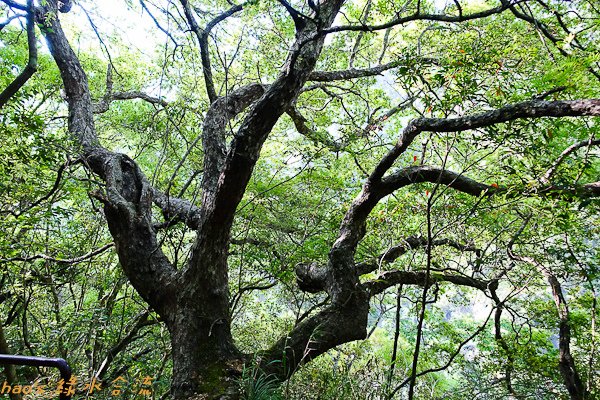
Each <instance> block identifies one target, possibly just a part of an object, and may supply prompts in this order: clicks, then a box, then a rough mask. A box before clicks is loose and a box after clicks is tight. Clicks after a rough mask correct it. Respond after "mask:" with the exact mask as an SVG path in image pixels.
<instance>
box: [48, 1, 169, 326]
mask: <svg viewBox="0 0 600 400" xmlns="http://www.w3.org/2000/svg"><path fill="white" fill-rule="evenodd" d="M57 9H58V4H57V1H56V0H48V1H47V6H46V7H44V8H40V9H39V10H38V15H37V16H36V17H37V20H38V22H39V23H40V25H41V28H42V32H43V33H44V35H45V37H46V40H47V42H48V48H49V49H50V53H51V54H52V57H53V58H54V60H55V62H56V64H57V66H58V69H59V71H60V74H61V77H62V80H63V84H64V88H65V92H66V96H67V102H68V108H69V132H70V133H71V135H73V137H74V138H75V139H76V140H77V141H78V142H79V144H80V146H81V155H82V158H83V160H84V163H85V164H86V166H87V167H88V168H90V170H91V171H92V172H94V173H96V174H98V175H99V176H100V177H101V178H103V179H104V180H105V181H106V193H105V194H100V193H98V194H96V197H98V198H99V199H100V200H102V202H103V203H104V211H105V215H106V219H107V221H108V225H109V229H110V231H111V234H112V236H113V238H114V239H115V247H116V250H117V254H118V255H119V260H120V262H121V265H122V267H123V270H124V271H125V274H126V275H127V277H128V278H129V280H130V281H131V283H132V284H133V286H134V287H135V288H136V289H137V291H138V292H139V293H140V295H141V296H142V297H143V298H144V299H145V300H146V301H147V302H148V303H149V304H150V306H151V307H153V308H154V309H155V310H156V311H157V312H158V313H159V315H161V317H164V318H165V319H167V318H169V317H170V315H169V312H168V311H169V310H171V309H172V307H173V305H172V303H171V302H172V301H173V296H172V290H174V288H175V286H174V278H175V275H176V270H175V269H174V267H173V266H172V265H171V263H170V262H169V260H168V259H167V257H166V256H165V255H164V254H163V252H162V250H161V248H160V245H159V243H158V240H157V238H156V232H155V231H154V229H153V227H152V223H151V219H152V214H151V203H152V188H151V187H150V185H149V184H148V181H147V179H146V178H145V177H144V175H143V174H142V172H141V170H140V169H139V167H138V166H137V165H136V164H135V162H134V161H133V160H132V159H130V158H129V157H127V156H125V155H122V154H115V153H112V152H110V151H108V150H106V149H105V148H103V147H102V146H101V145H100V143H99V140H98V137H97V135H96V131H95V126H94V117H93V106H92V100H91V97H90V91H89V87H88V81H87V77H86V74H85V72H84V71H83V68H82V67H81V64H80V63H79V60H78V58H77V56H76V54H75V53H74V52H73V49H72V48H71V46H70V44H69V42H68V40H67V38H66V36H65V34H64V32H63V30H62V26H61V24H60V20H59V18H58V16H57V13H56V11H57ZM48 14H52V16H49V15H48Z"/></svg>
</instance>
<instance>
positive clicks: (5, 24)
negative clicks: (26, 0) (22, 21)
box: [0, 14, 27, 31]
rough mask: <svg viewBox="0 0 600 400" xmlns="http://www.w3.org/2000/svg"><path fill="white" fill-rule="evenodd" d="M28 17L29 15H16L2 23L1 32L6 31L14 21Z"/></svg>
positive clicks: (0, 25)
mask: <svg viewBox="0 0 600 400" xmlns="http://www.w3.org/2000/svg"><path fill="white" fill-rule="evenodd" d="M23 17H27V14H14V15H11V16H9V17H7V18H6V20H4V21H2V22H0V31H2V29H4V28H5V27H6V26H7V25H8V24H10V23H11V22H12V21H13V20H15V19H18V18H23Z"/></svg>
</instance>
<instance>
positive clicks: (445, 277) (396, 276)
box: [363, 271, 498, 297]
mask: <svg viewBox="0 0 600 400" xmlns="http://www.w3.org/2000/svg"><path fill="white" fill-rule="evenodd" d="M426 275H427V274H426V273H425V272H424V271H386V272H384V273H382V274H380V275H379V276H377V277H376V278H375V279H373V280H372V281H369V282H365V283H363V286H364V287H365V288H366V289H367V291H368V292H369V294H370V296H371V297H372V296H374V295H376V294H379V293H382V292H383V291H384V290H386V289H387V288H389V287H392V286H396V285H419V286H423V285H425V282H426V281H425V279H426ZM438 282H450V283H453V284H455V285H459V286H467V287H472V288H475V289H479V290H482V291H486V290H488V288H489V287H492V288H495V287H497V286H498V282H497V281H484V280H480V279H475V278H471V277H468V276H465V275H451V274H442V273H435V272H431V273H430V276H429V285H433V284H434V283H438Z"/></svg>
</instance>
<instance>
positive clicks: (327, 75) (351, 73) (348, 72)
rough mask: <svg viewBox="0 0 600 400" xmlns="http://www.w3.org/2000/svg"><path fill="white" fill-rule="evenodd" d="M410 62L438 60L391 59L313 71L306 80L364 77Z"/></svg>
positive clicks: (324, 80)
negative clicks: (389, 60) (378, 63)
mask: <svg viewBox="0 0 600 400" xmlns="http://www.w3.org/2000/svg"><path fill="white" fill-rule="evenodd" d="M408 61H410V62H411V63H413V62H414V63H417V62H418V63H423V64H432V65H437V64H438V60H436V59H435V58H419V59H417V60H397V61H392V62H389V63H386V64H381V65H378V66H375V67H371V68H349V69H345V70H337V71H313V72H312V73H311V74H310V76H309V78H308V80H309V81H315V82H332V81H339V80H349V79H357V78H365V77H371V76H376V75H381V74H382V73H384V72H385V71H389V70H391V69H394V68H397V67H401V66H404V65H407V64H409V62H408Z"/></svg>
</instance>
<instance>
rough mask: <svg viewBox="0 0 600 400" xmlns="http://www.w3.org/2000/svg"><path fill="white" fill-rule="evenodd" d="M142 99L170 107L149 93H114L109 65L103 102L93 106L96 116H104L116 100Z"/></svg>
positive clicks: (110, 65) (109, 65)
mask: <svg viewBox="0 0 600 400" xmlns="http://www.w3.org/2000/svg"><path fill="white" fill-rule="evenodd" d="M134 99H141V100H144V101H146V102H148V103H150V104H155V105H160V106H162V107H166V106H168V105H169V103H167V102H166V101H165V100H163V99H160V98H157V97H153V96H150V95H148V94H147V93H143V92H140V91H127V92H113V81H112V64H108V69H107V71H106V92H105V93H104V96H102V100H100V101H99V102H97V103H95V104H94V105H93V112H94V114H102V113H105V112H106V111H108V109H109V108H110V103H112V102H113V101H115V100H134Z"/></svg>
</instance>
